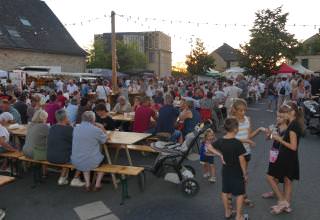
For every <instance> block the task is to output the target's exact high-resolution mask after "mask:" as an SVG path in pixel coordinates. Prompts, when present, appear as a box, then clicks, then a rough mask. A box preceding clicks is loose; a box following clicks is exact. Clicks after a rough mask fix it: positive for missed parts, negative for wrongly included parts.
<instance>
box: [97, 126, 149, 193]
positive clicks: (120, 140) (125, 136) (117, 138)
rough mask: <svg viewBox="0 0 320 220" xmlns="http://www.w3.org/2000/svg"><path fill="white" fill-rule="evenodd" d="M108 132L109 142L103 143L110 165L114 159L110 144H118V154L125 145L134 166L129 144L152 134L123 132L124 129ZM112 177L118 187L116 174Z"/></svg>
mask: <svg viewBox="0 0 320 220" xmlns="http://www.w3.org/2000/svg"><path fill="white" fill-rule="evenodd" d="M107 134H108V140H107V143H105V144H103V149H104V152H105V155H106V157H107V162H108V164H110V165H111V164H112V160H111V157H110V153H109V148H108V144H112V145H114V146H117V152H116V155H117V154H118V153H119V150H120V149H122V148H123V147H124V149H125V152H126V155H127V159H128V162H129V165H130V166H133V163H132V159H131V156H130V152H129V149H128V148H127V145H131V144H135V143H137V142H139V141H142V140H144V139H146V138H148V137H150V136H151V135H152V134H149V133H137V132H123V131H107ZM111 177H112V182H113V185H114V187H115V188H117V187H118V184H117V181H116V178H115V175H114V174H112V175H111Z"/></svg>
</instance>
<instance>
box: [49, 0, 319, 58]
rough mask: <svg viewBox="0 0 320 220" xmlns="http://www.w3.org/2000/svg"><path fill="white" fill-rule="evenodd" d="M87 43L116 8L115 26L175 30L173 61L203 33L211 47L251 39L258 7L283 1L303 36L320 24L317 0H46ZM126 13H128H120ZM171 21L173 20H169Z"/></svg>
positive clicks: (291, 26)
mask: <svg viewBox="0 0 320 220" xmlns="http://www.w3.org/2000/svg"><path fill="white" fill-rule="evenodd" d="M44 1H45V2H46V3H47V4H48V6H49V7H50V8H51V10H53V12H54V13H55V14H56V16H57V17H58V18H59V19H60V21H61V22H62V23H63V24H65V26H66V28H67V30H68V31H69V32H70V34H71V35H72V36H73V38H74V39H75V40H76V41H77V43H78V44H79V45H80V46H81V47H82V48H84V49H87V48H90V46H91V45H92V44H93V39H94V34H101V33H106V32H111V19H110V14H111V11H112V10H113V11H115V13H116V14H117V16H116V32H130V31H137V32H140V31H162V32H164V33H166V34H168V35H170V36H171V51H172V61H173V64H175V63H178V62H184V61H185V56H186V55H187V54H189V53H190V50H191V45H192V43H193V42H195V39H196V38H200V39H201V40H202V41H203V42H204V45H205V47H206V49H207V51H208V52H209V53H210V52H212V51H214V50H215V49H216V48H218V47H219V46H221V45H222V44H223V43H227V44H229V45H231V46H232V47H234V48H239V45H240V44H243V43H245V42H248V41H249V40H250V31H249V30H250V28H251V27H252V25H253V22H254V19H255V12H257V11H258V10H262V9H266V8H270V9H274V8H277V7H279V6H283V12H288V13H289V16H288V22H287V24H288V26H287V30H288V31H289V32H290V33H292V34H295V37H296V38H297V39H298V40H305V39H307V38H309V37H310V36H312V35H314V34H315V33H318V32H319V29H320V14H319V10H318V9H319V7H320V1H317V0H304V1H301V0H241V1H239V0H220V1H217V0H196V1H191V0H184V1H180V0H176V1H175V0H161V1H152V0H67V1H66V0H44ZM120 15H124V16H122V17H121V16H120ZM171 21H172V22H171Z"/></svg>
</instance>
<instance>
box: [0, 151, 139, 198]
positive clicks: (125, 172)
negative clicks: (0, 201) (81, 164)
mask: <svg viewBox="0 0 320 220" xmlns="http://www.w3.org/2000/svg"><path fill="white" fill-rule="evenodd" d="M0 157H2V158H6V159H8V160H9V161H12V160H15V161H24V162H29V163H32V164H34V165H37V167H34V169H33V171H34V172H33V174H34V183H35V184H37V181H38V179H37V174H36V173H37V172H41V165H46V166H52V167H59V168H67V169H70V170H73V169H75V167H74V166H73V165H72V164H54V163H50V162H49V161H46V160H42V161H38V160H33V159H30V158H28V157H26V156H24V155H23V153H21V152H6V153H0ZM10 165H11V172H12V169H13V163H11V164H10ZM39 169H40V170H39ZM93 171H95V172H103V173H109V174H118V175H120V176H121V178H120V179H121V185H122V187H121V188H122V193H121V204H123V203H124V200H125V199H126V198H128V197H129V196H128V183H127V178H126V176H138V177H139V178H138V180H139V183H140V189H141V190H142V191H143V190H144V186H145V174H144V168H143V167H134V166H123V165H112V164H103V165H101V166H100V167H98V168H96V169H94V170H93ZM12 173H13V172H12ZM12 173H11V174H12ZM12 178H13V177H12Z"/></svg>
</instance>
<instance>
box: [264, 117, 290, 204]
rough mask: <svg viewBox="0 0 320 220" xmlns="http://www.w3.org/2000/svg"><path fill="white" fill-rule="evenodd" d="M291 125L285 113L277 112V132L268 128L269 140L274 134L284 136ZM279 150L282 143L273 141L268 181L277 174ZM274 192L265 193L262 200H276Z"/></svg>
mask: <svg viewBox="0 0 320 220" xmlns="http://www.w3.org/2000/svg"><path fill="white" fill-rule="evenodd" d="M288 125H289V120H288V119H286V116H285V114H284V113H281V112H277V125H276V131H273V129H272V128H267V129H266V135H267V137H268V138H271V135H272V133H273V132H277V133H278V134H279V136H281V137H282V136H283V135H284V132H285V131H286V129H287V128H288ZM279 148H280V143H279V142H278V141H273V143H272V147H271V149H270V156H269V167H268V172H267V180H268V181H269V179H273V176H274V172H275V169H276V167H275V162H276V160H277V157H278V154H279ZM274 196H275V195H274V192H273V191H270V192H265V193H263V194H262V198H264V199H269V198H274Z"/></svg>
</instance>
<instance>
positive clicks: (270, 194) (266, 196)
mask: <svg viewBox="0 0 320 220" xmlns="http://www.w3.org/2000/svg"><path fill="white" fill-rule="evenodd" d="M261 197H262V198H264V199H272V198H274V192H272V191H270V192H265V193H263V194H262V195H261Z"/></svg>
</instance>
